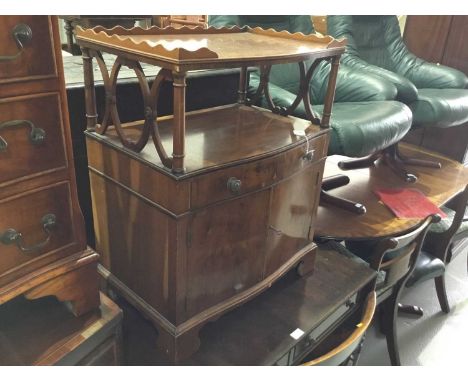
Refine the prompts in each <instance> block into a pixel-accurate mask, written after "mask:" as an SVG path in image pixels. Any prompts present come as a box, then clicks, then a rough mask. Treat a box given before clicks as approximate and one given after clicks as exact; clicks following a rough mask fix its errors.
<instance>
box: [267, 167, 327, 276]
mask: <svg viewBox="0 0 468 382" xmlns="http://www.w3.org/2000/svg"><path fill="white" fill-rule="evenodd" d="M320 166H321V165H320V164H316V165H314V166H312V167H308V168H307V169H306V170H304V171H302V172H300V173H297V174H295V175H294V176H292V177H291V178H289V179H287V180H285V181H283V182H281V183H279V184H277V185H276V186H274V187H273V189H272V197H271V206H270V218H269V224H268V236H267V244H266V261H265V277H267V276H268V275H270V274H271V273H272V272H274V271H276V270H277V269H278V268H279V267H281V266H282V265H283V264H284V263H285V262H286V261H288V260H289V259H290V258H291V257H292V256H294V255H295V254H296V253H297V252H298V251H300V250H301V249H302V248H304V247H305V246H306V245H308V244H309V243H311V242H312V239H313V232H311V227H312V226H313V225H312V223H313V219H315V212H314V211H316V209H317V203H318V198H317V197H316V195H318V194H320V188H319V187H320V180H321V171H320Z"/></svg>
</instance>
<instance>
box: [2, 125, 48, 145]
mask: <svg viewBox="0 0 468 382" xmlns="http://www.w3.org/2000/svg"><path fill="white" fill-rule="evenodd" d="M24 124H26V125H29V127H31V132H30V133H29V141H30V142H31V143H32V144H33V145H40V144H42V143H43V142H44V140H45V137H46V133H45V131H44V130H42V129H41V128H39V127H36V126H34V123H32V122H31V121H29V120H27V119H15V120H11V121H6V122H2V123H0V130H2V129H3V128H6V127H14V126H20V125H24ZM7 148H8V143H7V141H6V140H5V139H3V138H2V137H1V136H0V152H2V151H6V149H7Z"/></svg>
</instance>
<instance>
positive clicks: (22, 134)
mask: <svg viewBox="0 0 468 382" xmlns="http://www.w3.org/2000/svg"><path fill="white" fill-rule="evenodd" d="M59 97H60V96H59V94H58V93H45V94H34V95H28V96H23V97H14V98H3V99H0V125H2V124H6V123H8V122H11V121H14V120H24V121H30V122H31V123H33V124H34V126H35V127H36V128H38V129H42V130H43V131H44V133H45V138H44V140H43V142H41V143H37V144H34V143H33V142H31V139H30V134H31V126H30V125H29V124H28V123H26V122H23V123H22V124H19V125H16V126H10V127H5V128H2V129H0V137H2V138H3V139H4V140H5V141H6V142H7V143H8V146H7V148H6V150H5V151H0V187H1V186H2V185H4V184H5V183H8V182H18V181H20V180H22V178H24V177H29V178H31V177H32V176H40V175H42V174H44V173H47V172H52V171H57V170H59V169H63V168H66V167H67V160H66V157H65V150H64V145H63V125H62V115H61V108H60V98H59ZM44 110H47V112H46V113H45V112H44Z"/></svg>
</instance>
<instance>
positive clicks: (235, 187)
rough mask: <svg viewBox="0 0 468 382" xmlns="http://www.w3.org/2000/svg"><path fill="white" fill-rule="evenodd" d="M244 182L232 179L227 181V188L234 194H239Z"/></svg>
mask: <svg viewBox="0 0 468 382" xmlns="http://www.w3.org/2000/svg"><path fill="white" fill-rule="evenodd" d="M241 185H242V182H241V181H240V179H237V178H234V177H231V178H229V179H228V181H227V188H228V190H229V191H230V192H231V193H232V194H238V193H239V192H240V190H241Z"/></svg>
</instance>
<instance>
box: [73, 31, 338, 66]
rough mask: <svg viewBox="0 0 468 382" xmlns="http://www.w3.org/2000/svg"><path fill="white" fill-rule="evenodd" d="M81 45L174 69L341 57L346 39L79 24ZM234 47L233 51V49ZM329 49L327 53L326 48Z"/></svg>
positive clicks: (77, 36)
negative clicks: (111, 27) (86, 26)
mask: <svg viewBox="0 0 468 382" xmlns="http://www.w3.org/2000/svg"><path fill="white" fill-rule="evenodd" d="M76 39H77V42H78V44H80V45H81V46H82V47H88V48H96V47H100V49H102V50H104V51H106V52H108V53H114V54H118V55H122V54H124V55H126V56H128V57H130V58H133V59H134V58H136V57H139V58H140V59H141V60H142V61H143V60H144V61H145V62H146V61H148V62H150V63H152V64H153V65H158V66H161V67H163V68H168V69H171V70H176V71H182V72H184V71H187V70H194V69H203V68H215V67H228V66H229V65H233V66H239V64H240V63H241V62H242V63H244V64H249V65H258V64H259V63H261V62H262V63H267V62H269V63H280V62H286V61H289V62H291V61H303V60H305V59H313V58H320V57H322V56H323V55H324V54H326V55H330V54H333V55H337V56H339V55H340V54H341V53H343V51H344V47H345V45H346V40H335V39H333V38H332V37H330V36H319V35H315V34H311V35H304V34H302V33H294V34H291V33H289V32H288V31H275V30H273V29H268V30H263V29H261V28H249V27H244V28H239V27H232V28H213V27H210V28H200V27H196V28H189V27H182V28H171V27H169V28H163V29H161V28H158V27H152V28H150V29H142V28H132V29H125V28H119V27H116V28H113V29H110V30H108V29H105V28H102V27H96V28H93V29H87V30H83V29H81V28H77V33H76ZM233 47H235V49H233ZM327 51H328V52H327Z"/></svg>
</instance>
